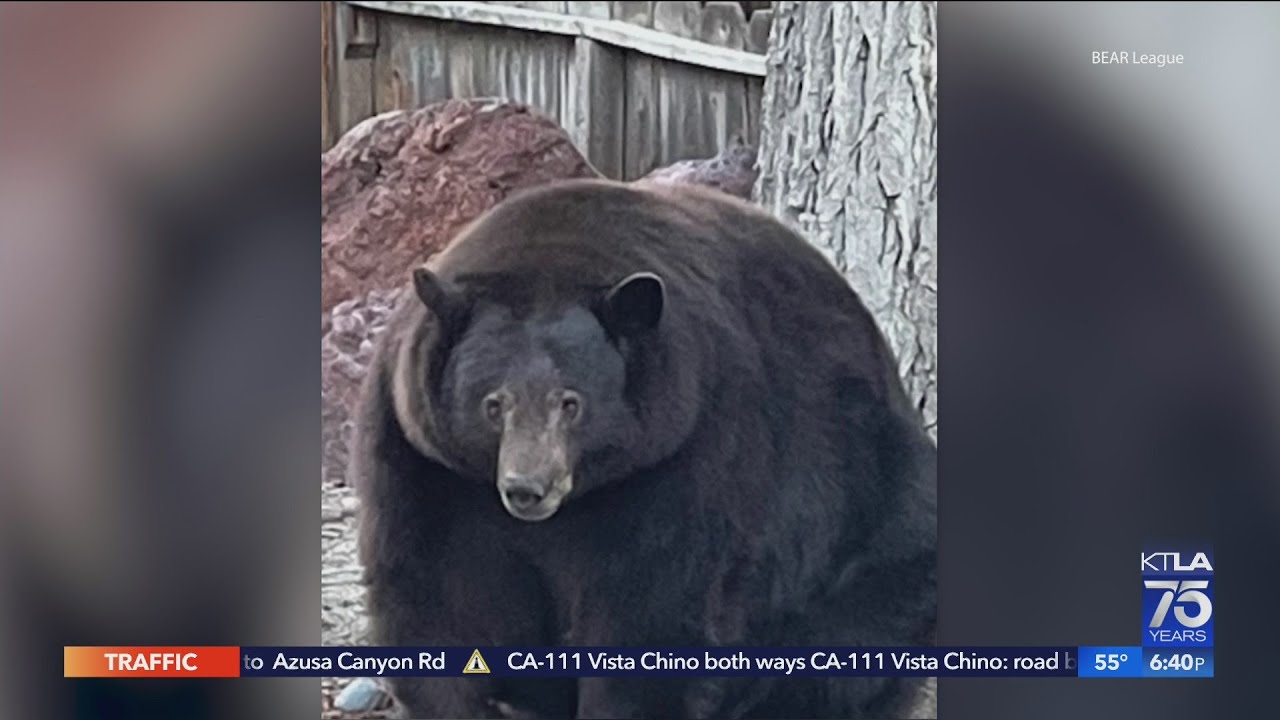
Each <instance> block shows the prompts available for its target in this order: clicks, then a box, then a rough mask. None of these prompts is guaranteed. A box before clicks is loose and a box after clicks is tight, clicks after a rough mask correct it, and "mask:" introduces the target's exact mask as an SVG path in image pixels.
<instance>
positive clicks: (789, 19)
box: [755, 2, 938, 438]
mask: <svg viewBox="0 0 1280 720" xmlns="http://www.w3.org/2000/svg"><path fill="white" fill-rule="evenodd" d="M937 27H938V26H937V5H936V4H935V3H933V2H906V3H883V4H882V3H878V2H849V3H846V2H804V3H800V2H779V3H776V4H775V5H774V21H773V30H772V33H771V36H770V39H769V53H768V69H769V73H768V77H767V78H766V80H765V87H764V101H763V107H762V108H761V137H760V161H759V162H760V177H759V179H758V180H757V182H756V187H755V196H756V198H757V200H759V202H760V204H761V205H763V206H764V207H765V208H767V209H769V210H770V211H772V212H773V213H774V214H775V215H776V216H778V217H780V218H782V219H783V220H784V221H787V222H789V223H791V224H792V225H793V226H794V227H796V228H797V229H798V230H800V232H801V233H803V234H804V236H805V237H806V238H808V239H809V241H810V242H812V243H813V244H814V245H816V246H817V247H818V248H820V249H821V250H822V251H823V252H824V253H825V254H826V255H827V257H828V258H830V259H831V261H832V262H833V263H834V264H835V265H836V267H838V268H839V269H840V271H841V272H842V273H844V275H845V277H847V278H848V279H849V282H850V283H851V284H852V286H853V288H854V289H855V290H856V291H857V292H858V294H859V295H861V296H862V299H863V302H865V303H866V305H867V307H868V308H869V309H870V310H871V312H872V313H873V314H874V315H875V318H876V320H877V322H878V323H879V324H880V327H881V328H882V329H883V330H884V333H885V335H886V336H887V338H888V340H889V344H890V346H891V347H892V348H893V351H894V353H895V355H896V356H897V358H898V368H899V371H900V372H901V374H902V377H903V380H904V381H905V383H906V388H907V392H908V393H909V394H910V396H911V397H912V398H913V399H914V400H915V402H916V405H917V406H918V407H919V408H920V410H921V414H922V415H923V417H924V422H925V424H926V426H927V427H928V428H929V432H930V433H931V434H933V435H934V437H935V438H936V437H937V418H938V364H937V357H938V343H937V318H938V309H937V289H938V282H937V277H938V276H937V263H936V257H937V248H938V232H937V199H938V174H937V167H938V164H937V161H938V152H937V139H938V134H937V118H938V115H937V82H936V78H937V52H936V47H937Z"/></svg>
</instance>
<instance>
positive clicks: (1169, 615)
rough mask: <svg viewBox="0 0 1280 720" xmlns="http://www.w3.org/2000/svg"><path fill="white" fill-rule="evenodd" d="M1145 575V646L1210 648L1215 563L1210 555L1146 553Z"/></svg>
mask: <svg viewBox="0 0 1280 720" xmlns="http://www.w3.org/2000/svg"><path fill="white" fill-rule="evenodd" d="M1142 574H1143V575H1144V577H1143V580H1142V585H1143V588H1144V590H1143V592H1144V600H1143V616H1144V619H1145V621H1146V622H1145V624H1146V628H1145V630H1146V636H1145V638H1144V640H1145V642H1144V644H1145V645H1156V646H1165V645H1174V646H1186V645H1211V644H1212V643H1213V635H1212V633H1213V625H1212V623H1211V620H1212V619H1213V597H1212V593H1213V590H1212V583H1213V563H1212V561H1210V559H1209V555H1208V554H1207V553H1203V552H1197V553H1177V552H1152V553H1146V552H1144V553H1142ZM1153 575H1154V576H1156V577H1152V576H1153ZM1166 624H1168V625H1173V626H1174V627H1172V628H1166V627H1165V626H1166Z"/></svg>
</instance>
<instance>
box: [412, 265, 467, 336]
mask: <svg viewBox="0 0 1280 720" xmlns="http://www.w3.org/2000/svg"><path fill="white" fill-rule="evenodd" d="M413 290H414V292H415V293H417V295H418V299H419V300H421V301H422V304H423V305H425V306H426V307H427V309H428V310H430V311H431V313H432V314H433V315H435V316H436V317H437V318H439V319H440V321H441V322H444V323H449V322H452V321H453V320H454V319H455V318H456V317H457V316H458V314H459V312H460V311H461V310H462V307H463V298H462V294H461V293H460V292H459V291H458V289H457V288H456V287H454V286H453V285H452V284H450V283H449V282H448V281H446V280H444V279H442V278H441V277H440V276H438V275H436V274H435V273H433V272H431V271H430V270H427V269H426V268H417V269H415V270H414V271H413Z"/></svg>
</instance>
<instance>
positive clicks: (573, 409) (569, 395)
mask: <svg viewBox="0 0 1280 720" xmlns="http://www.w3.org/2000/svg"><path fill="white" fill-rule="evenodd" d="M560 412H562V413H564V417H565V419H567V420H571V421H572V420H576V419H578V413H580V412H582V398H580V397H578V394H577V393H575V392H566V393H565V394H564V397H562V398H561V399H560Z"/></svg>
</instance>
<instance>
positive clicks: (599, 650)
mask: <svg viewBox="0 0 1280 720" xmlns="http://www.w3.org/2000/svg"><path fill="white" fill-rule="evenodd" d="M64 676H65V677H69V678H111V677H119V678H127V677H154V678H170V677H202V678H238V677H427V678H429V677H469V676H488V677H531V678H536V677H548V678H550V677H560V678H564V677H609V676H628V677H667V678H673V677H674V678H678V677H1088V678H1096V677H1213V655H1212V651H1209V652H1206V651H1204V650H1203V649H1174V650H1164V649H1159V648H1142V647H894V648H868V647H809V648H762V647H750V648H745V647H744V648H728V647H714V648H712V647H702V648H634V647H627V648H622V647H592V648H589V647H554V648H547V647H544V648H513V647H421V648H411V647H67V648H64Z"/></svg>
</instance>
